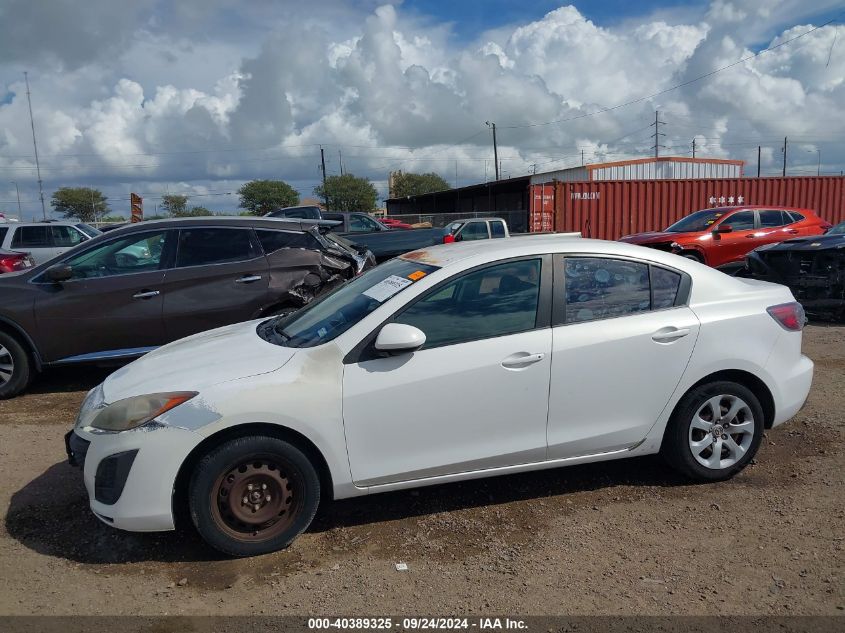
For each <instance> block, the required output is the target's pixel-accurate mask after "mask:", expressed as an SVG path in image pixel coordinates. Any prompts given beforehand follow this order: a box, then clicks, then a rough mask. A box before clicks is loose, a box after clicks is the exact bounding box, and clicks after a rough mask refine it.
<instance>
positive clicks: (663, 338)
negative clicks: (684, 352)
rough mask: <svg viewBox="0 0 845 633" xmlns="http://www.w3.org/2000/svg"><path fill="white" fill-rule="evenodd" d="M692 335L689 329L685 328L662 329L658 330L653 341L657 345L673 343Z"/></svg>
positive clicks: (653, 336)
mask: <svg viewBox="0 0 845 633" xmlns="http://www.w3.org/2000/svg"><path fill="white" fill-rule="evenodd" d="M689 333H690V330H689V328H688V327H684V328H676V327H668V328H662V329H660V330H657V332H655V333H654V334H652V335H651V340H652V341H654V342H655V343H672V342H674V341H677V340H678V339H679V338H683V337H685V336H686V335H687V334H689Z"/></svg>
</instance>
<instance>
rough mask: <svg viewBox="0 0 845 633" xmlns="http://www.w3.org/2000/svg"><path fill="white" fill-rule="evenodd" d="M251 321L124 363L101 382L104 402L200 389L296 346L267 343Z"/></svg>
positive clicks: (277, 360) (286, 355)
mask: <svg viewBox="0 0 845 633" xmlns="http://www.w3.org/2000/svg"><path fill="white" fill-rule="evenodd" d="M260 322H261V320H257V321H249V322H246V323H237V324H235V325H228V326H226V327H222V328H218V329H216V330H210V331H208V332H202V333H200V334H194V335H193V336H189V337H188V338H183V339H181V340H179V341H176V342H174V343H170V344H169V345H165V346H164V347H160V348H158V349H157V350H155V351H153V352H150V353H149V354H147V355H145V356H142V357H141V358H139V359H138V360H136V361H135V362H133V363H130V364H129V365H126V367H123V368H121V369H119V370H117V371H116V372H114V373H113V374H112V375H110V376H109V377H108V378H106V380H105V382H104V383H103V392H104V394H103V395H104V397H105V401H106V402H108V403H112V402H115V401H117V400H121V399H123V398H129V397H131V396H137V395H142V394H147V393H161V392H167V391H202V388H203V387H208V386H210V385H215V384H218V383H221V382H226V381H227V380H234V379H237V378H244V377H247V376H256V375H258V374H266V373H268V372H271V371H275V370H276V369H279V368H280V367H282V366H284V365H285V363H287V362H288V361H289V360H290V359H291V358H293V355H294V354H295V353H296V349H292V348H289V347H280V346H279V345H274V344H272V343H268V342H267V341H265V340H264V339H262V338H261V337H260V336H258V334H257V333H256V331H255V328H256V326H257V325H258V324H259V323H260Z"/></svg>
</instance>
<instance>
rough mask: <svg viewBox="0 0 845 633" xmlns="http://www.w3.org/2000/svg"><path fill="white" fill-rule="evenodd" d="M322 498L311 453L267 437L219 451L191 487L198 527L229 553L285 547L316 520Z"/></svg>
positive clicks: (196, 472) (206, 461) (209, 458)
mask: <svg viewBox="0 0 845 633" xmlns="http://www.w3.org/2000/svg"><path fill="white" fill-rule="evenodd" d="M259 465H260V466H259ZM253 487H254V488H255V489H253ZM265 495H266V502H265V501H264V499H265ZM253 496H255V497H253ZM253 502H255V503H254V505H253ZM319 502H320V478H319V477H318V476H317V471H316V470H315V469H314V466H313V465H312V463H311V461H310V460H309V459H308V457H306V455H305V454H304V453H303V452H302V451H301V450H299V449H298V448H297V447H296V446H294V445H292V444H290V443H288V442H285V441H283V440H280V439H278V438H275V437H267V436H250V437H240V438H236V439H233V440H230V441H228V442H225V443H224V444H221V445H220V446H218V447H217V448H215V449H213V450H212V451H211V452H209V453H208V454H207V455H206V456H205V457H203V458H202V459H201V460H200V462H199V463H198V464H197V466H196V468H195V469H194V472H193V474H192V476H191V481H190V484H189V486H188V505H189V509H190V513H191V520H192V521H193V523H194V526H195V527H196V529H197V531H198V532H199V533H200V536H202V538H203V539H204V540H205V541H206V542H207V543H208V544H209V545H211V547H213V548H215V549H217V550H219V551H221V552H223V553H224V554H227V555H229V556H239V557H242V556H257V555H259V554H266V553H268V552H275V551H277V550H280V549H284V548H285V547H287V546H288V545H290V544H291V542H292V541H293V540H294V539H295V538H296V537H297V536H298V535H299V534H301V533H302V532H303V531H305V529H306V528H307V527H308V526H309V525H310V524H311V520H312V519H313V518H314V514H315V513H316V512H317V506H318V505H319Z"/></svg>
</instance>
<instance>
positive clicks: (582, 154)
mask: <svg viewBox="0 0 845 633" xmlns="http://www.w3.org/2000/svg"><path fill="white" fill-rule="evenodd" d="M583 166H584V150H583V149H582V150H581V167H583Z"/></svg>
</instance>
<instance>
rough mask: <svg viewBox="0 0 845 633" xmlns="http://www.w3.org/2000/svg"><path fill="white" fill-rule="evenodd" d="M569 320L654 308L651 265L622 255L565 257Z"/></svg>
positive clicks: (630, 312)
mask: <svg viewBox="0 0 845 633" xmlns="http://www.w3.org/2000/svg"><path fill="white" fill-rule="evenodd" d="M564 277H565V292H566V317H565V320H566V323H580V322H583V321H594V320H597V319H610V318H614V317H619V316H627V315H629V314H636V313H638V312H648V311H649V310H650V309H651V288H650V285H649V279H648V265H647V264H643V263H640V262H632V261H628V260H623V259H606V258H602V257H567V258H566V259H565V260H564Z"/></svg>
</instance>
